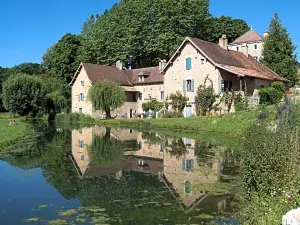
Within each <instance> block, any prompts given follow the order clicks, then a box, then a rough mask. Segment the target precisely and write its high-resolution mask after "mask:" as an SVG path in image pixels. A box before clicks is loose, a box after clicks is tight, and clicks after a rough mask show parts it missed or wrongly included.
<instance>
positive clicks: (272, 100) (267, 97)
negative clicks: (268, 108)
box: [258, 87, 284, 105]
mask: <svg viewBox="0 0 300 225" xmlns="http://www.w3.org/2000/svg"><path fill="white" fill-rule="evenodd" d="M258 93H259V97H260V104H266V105H272V104H277V103H279V102H280V100H281V99H282V98H283V96H284V93H283V92H280V91H278V90H277V89H275V88H274V87H264V88H262V89H260V90H259V92H258Z"/></svg>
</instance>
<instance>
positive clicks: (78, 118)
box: [55, 113, 95, 125]
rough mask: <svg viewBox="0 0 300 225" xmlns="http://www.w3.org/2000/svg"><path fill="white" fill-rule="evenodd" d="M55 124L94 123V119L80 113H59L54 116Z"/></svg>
mask: <svg viewBox="0 0 300 225" xmlns="http://www.w3.org/2000/svg"><path fill="white" fill-rule="evenodd" d="M55 121H56V123H57V124H74V125H75V124H94V123H95V119H94V118H92V117H90V116H87V115H84V114H81V113H61V114H58V115H57V116H56V118H55Z"/></svg>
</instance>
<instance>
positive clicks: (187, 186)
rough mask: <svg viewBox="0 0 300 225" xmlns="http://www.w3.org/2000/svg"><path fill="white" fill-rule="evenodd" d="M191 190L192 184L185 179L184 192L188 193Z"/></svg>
mask: <svg viewBox="0 0 300 225" xmlns="http://www.w3.org/2000/svg"><path fill="white" fill-rule="evenodd" d="M191 190H192V184H191V182H190V181H185V182H184V193H185V194H190V193H191Z"/></svg>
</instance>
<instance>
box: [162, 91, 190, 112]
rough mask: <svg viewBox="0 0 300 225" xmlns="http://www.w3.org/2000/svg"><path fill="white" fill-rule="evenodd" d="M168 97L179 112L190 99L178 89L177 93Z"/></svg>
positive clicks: (174, 108) (173, 107)
mask: <svg viewBox="0 0 300 225" xmlns="http://www.w3.org/2000/svg"><path fill="white" fill-rule="evenodd" d="M167 99H170V100H171V102H170V105H171V106H172V109H173V110H174V111H177V112H182V111H183V109H184V108H185V106H186V105H187V101H188V97H186V96H185V95H183V94H182V93H181V92H180V91H176V93H175V94H170V96H169V97H167Z"/></svg>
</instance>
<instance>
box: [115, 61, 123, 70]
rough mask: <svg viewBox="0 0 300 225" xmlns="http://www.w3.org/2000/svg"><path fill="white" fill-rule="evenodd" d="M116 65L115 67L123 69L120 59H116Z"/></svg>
mask: <svg viewBox="0 0 300 225" xmlns="http://www.w3.org/2000/svg"><path fill="white" fill-rule="evenodd" d="M116 67H117V68H118V69H119V70H123V63H122V62H121V61H120V60H118V61H117V62H116Z"/></svg>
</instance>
